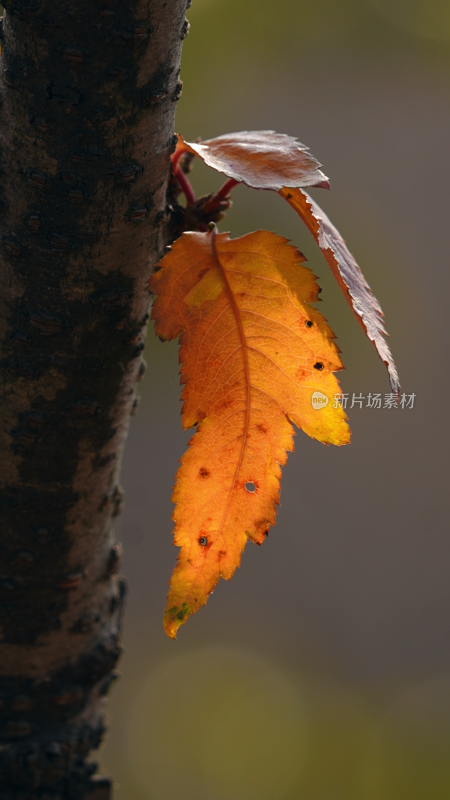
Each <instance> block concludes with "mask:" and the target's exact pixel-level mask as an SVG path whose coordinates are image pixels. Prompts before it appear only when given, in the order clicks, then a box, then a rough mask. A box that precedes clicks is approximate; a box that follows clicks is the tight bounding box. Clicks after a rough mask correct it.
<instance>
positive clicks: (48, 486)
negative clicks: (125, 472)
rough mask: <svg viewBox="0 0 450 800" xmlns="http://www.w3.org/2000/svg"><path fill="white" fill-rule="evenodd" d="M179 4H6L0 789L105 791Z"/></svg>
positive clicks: (0, 310) (114, 0) (0, 179)
mask: <svg viewBox="0 0 450 800" xmlns="http://www.w3.org/2000/svg"><path fill="white" fill-rule="evenodd" d="M186 5H187V3H186V0H167V1H166V2H165V1H164V0H8V1H7V2H4V6H6V10H5V14H4V21H3V41H2V58H1V63H0V92H1V106H0V108H1V112H0V113H1V125H0V212H1V231H0V370H1V372H0V392H1V396H0V452H1V456H0V458H1V460H0V503H1V542H0V624H1V645H0V647H1V657H0V797H1V798H2V800H12V799H13V798H14V799H15V800H16V799H18V798H28V797H33V798H39V797H42V798H44V796H45V798H47V799H48V798H55V800H56V798H59V799H60V800H63V798H77V800H79V798H82V797H83V796H88V795H89V794H95V793H96V794H97V795H101V794H102V792H103V791H104V792H106V793H107V790H108V781H107V780H103V781H101V780H100V781H97V783H95V780H94V779H93V778H92V777H90V776H91V775H92V773H93V771H94V770H95V766H94V765H92V764H91V763H87V761H86V759H87V756H88V754H89V752H90V751H91V750H92V749H94V748H96V747H97V746H98V745H99V743H100V740H101V738H102V734H103V731H104V725H103V720H102V712H101V708H102V701H103V698H104V696H105V694H106V693H107V691H108V688H109V686H110V684H111V683H112V681H113V679H114V677H115V673H114V666H115V664H116V661H117V659H118V657H119V655H120V650H121V646H120V642H119V632H120V619H121V613H122V607H123V601H124V595H125V586H124V582H123V580H122V579H121V578H119V577H118V575H117V572H118V568H119V562H120V548H119V545H118V544H116V543H115V542H114V536H113V519H114V517H115V516H116V515H117V514H118V513H119V511H120V506H121V502H122V492H121V489H120V486H119V473H120V466H121V460H122V453H123V448H124V444H125V439H126V435H127V430H128V425H129V417H130V414H131V413H133V410H134V409H135V408H136V403H137V396H136V393H135V384H136V381H137V380H139V378H140V377H142V375H143V371H144V364H143V361H142V358H141V354H142V350H143V347H144V336H145V328H146V322H147V319H148V314H147V311H148V305H149V294H148V290H147V281H148V278H149V276H150V273H151V270H152V267H153V266H154V264H155V262H156V261H157V259H158V257H159V256H160V255H161V251H162V249H163V246H164V237H165V230H166V231H167V227H166V228H165V225H166V223H167V214H166V188H167V181H168V175H169V170H170V162H169V157H170V153H171V152H172V150H173V149H174V144H175V143H174V112H175V105H176V102H175V101H176V100H177V99H178V97H179V95H180V91H181V84H180V82H179V78H178V76H179V66H180V55H181V42H182V39H183V38H184V36H185V35H186V33H187V23H186V21H185V11H186ZM166 235H167V234H166Z"/></svg>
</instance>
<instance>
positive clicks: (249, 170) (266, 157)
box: [175, 131, 400, 394]
mask: <svg viewBox="0 0 450 800" xmlns="http://www.w3.org/2000/svg"><path fill="white" fill-rule="evenodd" d="M183 152H190V153H194V154H195V155H197V156H199V157H200V158H201V159H202V160H203V161H204V162H205V163H206V164H208V165H209V166H210V167H213V169H215V170H217V171H218V172H222V173H224V174H225V175H227V176H228V177H229V178H232V179H234V180H235V181H238V182H242V183H245V184H246V185H247V186H250V187H252V188H254V189H269V190H272V191H277V192H278V193H279V194H280V196H281V197H283V198H284V199H285V200H287V201H288V202H289V203H290V205H291V206H292V208H294V209H295V211H296V212H297V214H298V215H299V216H300V218H301V219H302V220H303V222H305V224H306V225H307V227H308V228H309V230H310V232H311V233H312V235H313V236H314V238H315V239H316V241H317V243H318V245H319V247H320V248H321V250H322V252H323V254H324V256H325V258H326V260H327V262H328V264H329V266H330V267H331V270H332V272H333V275H334V276H335V278H336V280H337V282H338V284H339V286H340V288H341V290H342V291H343V293H344V295H345V297H346V299H347V301H348V302H349V304H350V307H351V308H352V310H353V312H354V314H355V316H356V318H357V319H358V322H359V323H360V324H361V326H362V328H363V330H364V332H365V333H366V335H367V337H368V338H369V339H370V341H371V342H372V343H373V344H374V345H375V348H376V350H377V352H378V355H379V356H380V358H381V360H382V361H383V362H384V363H385V364H386V366H387V369H388V373H389V379H390V383H391V386H392V391H393V392H395V393H396V394H398V392H399V389H400V382H399V378H398V373H397V369H396V367H395V363H394V359H393V357H392V353H391V351H390V348H389V345H388V344H387V342H386V339H385V336H386V335H387V333H386V330H385V327H384V324H383V312H382V310H381V307H380V304H379V303H378V300H377V299H376V297H375V296H374V295H373V293H372V291H371V289H370V286H369V284H368V283H367V281H366V280H365V278H364V275H363V274H362V272H361V269H360V268H359V266H358V264H357V263H356V261H355V259H354V258H353V256H352V254H351V253H350V251H349V250H348V248H347V246H346V244H345V241H344V240H343V238H342V236H341V235H340V233H339V232H338V231H337V230H336V228H335V227H334V225H333V224H332V223H331V222H330V220H329V219H328V217H327V215H326V214H325V213H324V212H323V211H322V209H321V208H320V207H319V206H318V205H317V203H316V202H315V201H314V200H313V199H312V198H311V197H309V196H308V195H307V194H306V193H305V192H302V191H301V189H302V187H306V186H310V187H314V186H316V187H325V188H329V183H328V179H327V178H326V176H325V175H324V174H323V172H322V171H321V170H320V169H319V168H320V166H321V164H319V162H318V161H316V159H315V158H314V157H313V156H312V155H311V153H309V151H308V148H307V147H306V146H305V145H303V144H300V143H299V142H297V140H296V139H294V138H293V137H292V136H286V135H284V134H279V133H275V132H274V131H241V132H240V133H229V134H225V135H224V136H218V137H217V138H216V139H209V140H207V141H205V142H185V141H184V139H183V138H182V137H181V136H179V137H178V145H177V151H176V153H175V160H177V158H178V157H179V155H181V154H182V153H183Z"/></svg>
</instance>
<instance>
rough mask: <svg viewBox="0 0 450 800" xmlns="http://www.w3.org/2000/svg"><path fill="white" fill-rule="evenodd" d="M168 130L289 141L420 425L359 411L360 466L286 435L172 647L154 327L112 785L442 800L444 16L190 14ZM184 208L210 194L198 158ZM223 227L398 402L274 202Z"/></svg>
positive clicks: (217, 2) (131, 517)
mask: <svg viewBox="0 0 450 800" xmlns="http://www.w3.org/2000/svg"><path fill="white" fill-rule="evenodd" d="M188 17H189V19H190V22H191V32H190V35H189V37H188V39H187V40H186V41H185V44H184V53H183V62H182V76H181V77H182V79H183V81H184V89H183V97H182V99H181V101H180V103H179V106H178V112H177V129H178V130H179V131H180V132H182V133H183V135H184V136H185V137H186V138H187V139H194V138H196V137H198V136H201V137H202V138H204V139H206V138H210V137H213V136H217V135H219V134H221V133H226V132H230V131H239V130H244V129H250V130H252V129H275V130H277V131H280V132H284V133H289V134H291V135H294V136H297V137H298V138H299V139H300V141H302V142H304V143H306V144H307V145H308V146H309V147H310V148H311V151H312V153H313V154H314V155H315V156H316V157H317V158H318V159H319V160H320V161H321V162H322V163H323V164H324V171H325V173H326V174H327V175H328V176H329V177H330V180H331V191H330V192H326V191H324V190H313V193H314V196H315V198H316V200H317V201H318V202H319V203H321V204H322V205H323V207H324V208H325V210H326V211H327V212H328V213H329V215H330V217H331V219H332V220H333V221H334V223H335V224H336V225H337V226H338V228H339V229H340V231H341V233H342V234H343V236H344V237H345V238H346V240H347V243H348V244H349V246H350V249H351V250H352V251H353V253H354V255H355V256H356V258H357V260H358V262H359V263H360V265H361V267H362V268H363V271H364V274H365V276H366V278H367V279H368V281H369V283H370V285H371V286H372V288H373V290H374V292H375V294H376V295H377V297H378V298H379V300H380V302H381V305H382V307H383V309H384V312H385V315H386V324H387V328H388V330H389V332H390V334H391V336H390V345H391V347H392V350H393V353H394V356H395V358H396V362H397V365H398V368H399V372H400V378H401V382H402V390H403V391H404V392H405V393H407V394H408V395H410V394H412V393H414V394H415V395H416V398H415V403H414V407H413V408H412V409H397V410H395V409H381V410H378V409H371V408H366V407H363V408H362V409H360V408H359V407H358V406H357V407H355V408H353V409H351V410H349V411H348V413H349V417H350V425H351V428H352V432H353V441H352V444H351V446H350V447H346V448H331V447H330V448H328V447H324V446H323V445H321V444H319V443H318V442H315V441H312V440H310V439H308V438H307V437H306V436H305V435H304V434H303V433H301V432H298V435H297V438H296V452H295V453H294V454H291V455H290V456H289V460H288V465H287V467H286V468H285V470H284V476H283V481H282V488H281V507H280V509H279V515H278V519H277V525H276V528H274V529H271V532H270V536H269V538H268V539H267V541H266V542H265V543H264V546H263V547H261V548H256V547H255V546H253V545H252V544H248V545H247V549H246V552H245V554H244V556H243V559H242V566H241V569H240V570H238V571H237V572H236V574H235V576H234V577H233V579H232V581H231V582H230V583H225V582H224V581H222V582H221V583H220V585H219V586H218V587H217V589H216V591H215V592H214V594H213V595H212V596H211V597H210V600H209V602H208V605H207V607H206V608H204V609H202V610H201V611H200V612H199V613H198V614H197V615H196V616H195V617H193V618H191V619H190V620H189V622H188V623H187V625H186V627H185V628H182V629H181V630H180V632H179V636H178V640H177V641H176V642H173V641H169V640H168V639H167V638H166V637H165V634H164V631H163V627H162V614H163V609H164V603H165V597H166V592H167V584H168V580H169V577H170V574H171V570H172V568H173V565H174V561H175V558H176V551H175V549H174V548H173V545H172V537H171V531H172V523H171V513H172V506H171V501H170V496H171V488H172V484H173V476H174V474H175V471H176V469H177V461H178V459H179V458H180V456H181V455H182V453H183V451H184V449H185V447H186V444H187V441H188V439H189V438H190V434H189V432H183V431H182V429H181V421H180V403H179V385H178V356H177V345H176V343H166V344H161V343H160V342H159V341H158V340H156V339H155V337H154V336H153V333H152V330H150V331H149V337H148V346H147V353H146V359H147V361H148V364H149V368H148V371H147V374H146V377H145V380H144V382H143V384H142V385H141V395H142V398H141V406H140V410H139V413H138V415H137V416H136V417H135V418H133V420H132V425H131V433H130V439H129V442H128V447H127V451H126V458H125V468H124V472H123V486H124V489H125V500H126V502H125V510H124V513H123V515H122V516H121V517H120V520H119V522H118V535H119V537H120V539H121V540H122V542H123V545H124V551H125V558H124V567H123V572H124V573H125V575H126V576H127V577H128V579H129V583H130V595H129V601H128V609H127V614H126V619H125V654H124V656H123V659H122V661H121V664H120V669H121V672H122V678H121V680H120V682H119V683H118V684H117V686H116V687H115V689H114V692H113V695H112V700H111V703H110V705H109V711H108V716H109V720H110V725H111V730H110V732H109V735H108V738H107V744H106V746H105V747H104V749H103V750H102V752H101V759H102V770H105V771H108V772H110V773H112V774H113V775H114V777H115V779H116V781H117V787H116V797H117V800H129V798H133V800H298V798H302V800H303V798H304V800H385V799H386V798H387V799H388V800H416V798H417V799H419V798H420V799H421V800H422V798H424V797H426V798H427V800H441V799H442V800H444V798H445V800H448V797H450V613H449V612H450V582H449V561H450V539H449V530H450V526H449V525H448V510H447V504H448V491H449V490H448V441H449V440H448V434H449V425H448V416H449V415H448V404H449V389H450V386H449V369H448V361H449V356H448V327H449V322H448V297H449V288H450V287H449V264H448V251H449V246H448V238H449V233H448V232H449V222H448V219H449V203H448V192H449V189H448V187H449V179H450V155H449V138H450V102H449V101H450V81H449V78H450V4H449V3H448V0H320V2H317V0H316V1H315V2H313V0H227V2H225V1H224V0H194V1H193V5H192V8H191V9H190V10H189V12H188ZM192 182H193V184H194V186H195V188H196V190H197V192H198V194H202V193H205V192H207V191H210V190H211V189H214V188H217V187H218V186H219V185H220V184H221V183H222V181H221V179H220V177H219V176H216V175H215V174H214V173H213V172H212V171H210V170H208V169H207V168H206V167H205V166H204V165H202V164H200V163H196V164H195V166H194V172H193V173H192ZM221 227H222V230H231V232H232V235H234V236H237V235H241V234H243V233H246V232H248V231H251V230H255V229H258V228H268V229H269V230H273V231H275V232H277V233H279V234H282V235H284V236H287V237H289V238H291V239H292V241H293V242H294V243H295V244H296V245H297V246H298V247H299V248H300V249H301V250H302V251H303V252H304V253H305V255H306V257H307V259H308V262H309V266H310V267H311V268H312V270H313V271H314V272H315V274H316V275H318V276H319V282H320V284H321V286H322V287H323V291H322V295H321V297H322V299H323V302H322V303H321V306H320V310H321V312H322V313H323V314H324V315H325V316H326V317H327V318H328V320H329V321H330V324H331V326H332V328H333V329H334V331H335V333H336V334H337V337H338V344H339V346H340V347H341V349H342V357H343V360H344V364H345V367H346V370H345V372H342V373H341V374H340V379H341V382H342V387H343V391H344V392H349V393H350V395H351V394H352V393H353V392H355V393H356V394H360V393H361V394H363V395H365V396H367V394H368V393H369V392H371V393H374V392H379V393H381V394H382V395H383V396H384V394H385V393H387V392H389V391H390V389H389V384H388V380H387V375H386V373H385V369H384V366H383V365H382V364H381V362H380V361H379V360H378V357H377V355H376V352H375V350H374V348H373V347H372V346H371V345H370V343H369V342H368V341H367V340H366V339H365V337H364V335H363V333H362V331H361V329H360V327H359V325H358V324H357V322H356V321H355V319H354V318H353V316H352V314H351V311H350V309H349V307H348V306H347V304H346V302H345V300H344V299H343V297H342V295H341V294H340V291H339V289H338V287H337V285H335V283H334V279H333V277H332V276H331V273H330V272H329V269H328V266H327V264H326V263H325V261H324V260H323V259H322V257H321V255H320V253H319V252H318V250H317V248H316V246H315V244H314V242H313V240H312V238H310V236H309V234H308V233H307V231H306V229H305V230H302V227H301V223H300V221H299V220H298V218H297V217H296V215H295V214H294V212H293V211H292V210H291V209H290V208H289V207H288V206H287V204H284V203H283V202H282V201H281V199H280V198H278V197H277V195H272V194H271V193H270V192H256V191H252V190H249V189H246V188H245V187H238V188H237V189H236V190H235V192H234V205H233V208H232V210H231V212H230V213H229V215H228V217H227V219H226V221H225V223H223V224H222V226H221Z"/></svg>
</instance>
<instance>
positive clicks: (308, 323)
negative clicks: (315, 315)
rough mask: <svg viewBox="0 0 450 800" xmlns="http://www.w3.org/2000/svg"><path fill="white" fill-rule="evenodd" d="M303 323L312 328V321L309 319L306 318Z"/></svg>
mask: <svg viewBox="0 0 450 800" xmlns="http://www.w3.org/2000/svg"><path fill="white" fill-rule="evenodd" d="M305 325H306V327H307V328H312V326H313V325H314V322H311V320H310V319H307V320H306V322H305Z"/></svg>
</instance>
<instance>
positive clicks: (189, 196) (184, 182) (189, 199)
mask: <svg viewBox="0 0 450 800" xmlns="http://www.w3.org/2000/svg"><path fill="white" fill-rule="evenodd" d="M174 176H175V178H176V179H177V181H178V183H179V184H180V186H181V189H182V191H183V194H184V196H185V198H186V203H187V204H188V206H193V205H194V203H195V194H194V190H193V188H192V186H191V184H190V183H189V181H188V179H187V178H186V175H185V174H184V172H183V170H182V169H180V167H178V166H176V167H175V168H174Z"/></svg>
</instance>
